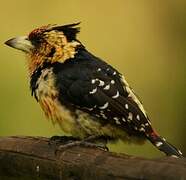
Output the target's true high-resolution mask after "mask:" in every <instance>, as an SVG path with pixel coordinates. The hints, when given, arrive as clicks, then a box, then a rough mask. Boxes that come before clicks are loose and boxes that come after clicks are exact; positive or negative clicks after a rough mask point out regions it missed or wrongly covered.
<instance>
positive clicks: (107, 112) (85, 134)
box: [5, 23, 182, 157]
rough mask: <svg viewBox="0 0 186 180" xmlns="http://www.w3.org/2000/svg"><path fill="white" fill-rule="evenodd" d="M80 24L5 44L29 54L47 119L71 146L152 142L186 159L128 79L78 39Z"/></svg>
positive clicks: (37, 95) (35, 92) (32, 84)
mask: <svg viewBox="0 0 186 180" xmlns="http://www.w3.org/2000/svg"><path fill="white" fill-rule="evenodd" d="M78 25H79V23H74V24H68V25H63V26H57V25H47V26H42V27H40V28H37V29H35V30H33V31H32V32H30V34H29V35H28V36H21V37H16V38H13V39H10V40H8V41H6V42H5V44H7V45H8V46H11V47H13V48H15V49H19V50H21V51H23V52H25V54H26V57H27V61H28V71H29V76H30V88H31V92H32V95H33V96H34V97H35V99H36V100H37V102H38V103H39V104H40V106H41V107H42V109H43V110H44V112H45V114H46V116H47V117H48V118H49V119H51V120H52V121H53V123H58V124H59V126H60V127H61V129H62V130H63V131H64V132H65V133H67V134H70V135H71V137H72V139H73V138H74V141H69V144H71V145H75V144H76V145H78V144H79V145H80V144H82V145H83V144H84V145H85V144H89V145H90V146H91V145H93V144H99V143H98V142H99V139H100V141H103V139H105V140H106V143H107V142H115V141H117V140H121V141H127V142H134V143H139V144H140V143H143V142H144V141H145V140H146V139H148V140H149V141H150V142H151V143H152V144H153V145H154V146H155V147H156V148H158V149H159V150H160V151H163V152H164V153H165V154H166V155H168V156H173V157H182V153H181V152H180V150H178V149H177V148H175V147H174V146H173V145H171V144H170V143H168V142H167V141H166V140H165V139H164V138H162V137H161V136H160V135H159V134H158V133H157V132H156V131H155V130H154V129H153V128H152V126H151V122H150V120H149V118H148V115H147V113H146V111H145V110H144V108H143V105H142V103H141V102H140V100H139V99H138V97H137V96H136V95H135V93H134V91H133V90H132V89H131V87H130V86H129V84H128V83H127V81H126V79H125V78H124V76H122V74H121V73H120V72H118V71H117V70H116V69H115V68H113V67H112V66H111V65H109V64H107V63H106V62H105V61H103V60H101V59H100V58H98V57H96V56H94V55H93V54H91V53H90V52H89V51H88V50H87V49H86V48H85V47H84V46H83V44H82V43H81V42H80V41H79V40H78V39H77V34H78V33H79V31H80V28H79V27H78ZM94 140H95V141H94ZM92 141H93V142H94V143H93V142H92ZM73 142H74V143H73ZM77 142H80V143H77ZM66 145H67V146H68V143H67V144H66ZM64 146H65V145H64Z"/></svg>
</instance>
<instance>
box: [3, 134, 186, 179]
mask: <svg viewBox="0 0 186 180" xmlns="http://www.w3.org/2000/svg"><path fill="white" fill-rule="evenodd" d="M48 141H49V140H48V139H47V138H43V137H1V138H0V179H8V178H10V177H11V178H12V177H14V178H17V179H27V180H28V179H36V180H38V179H42V180H49V179H50V180H51V179H53V180H66V179H67V180H95V179H96V180H99V179H100V180H104V179H105V180H114V179H117V180H120V179H127V180H129V179H130V180H132V179H135V180H136V179H141V180H142V179H151V180H152V179H155V180H157V179H158V180H159V179H164V180H165V179H175V180H179V179H180V180H184V179H186V158H182V159H176V158H168V157H165V158H163V159H144V158H138V157H133V156H128V155H124V154H116V153H110V152H105V151H103V150H100V149H96V148H85V147H72V148H69V149H65V150H63V151H59V152H58V153H57V154H55V148H54V146H51V145H48Z"/></svg>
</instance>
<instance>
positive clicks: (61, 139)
mask: <svg viewBox="0 0 186 180" xmlns="http://www.w3.org/2000/svg"><path fill="white" fill-rule="evenodd" d="M77 140H79V139H78V138H76V137H73V136H52V137H51V138H50V140H49V145H51V144H54V143H55V144H68V143H70V142H72V141H77Z"/></svg>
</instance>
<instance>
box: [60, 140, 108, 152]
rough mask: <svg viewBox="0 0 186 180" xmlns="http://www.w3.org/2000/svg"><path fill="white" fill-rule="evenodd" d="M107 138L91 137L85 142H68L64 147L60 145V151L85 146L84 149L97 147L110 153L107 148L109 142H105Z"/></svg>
mask: <svg viewBox="0 0 186 180" xmlns="http://www.w3.org/2000/svg"><path fill="white" fill-rule="evenodd" d="M105 140H106V137H104V136H89V137H87V138H85V139H83V140H75V141H71V142H68V143H66V144H64V145H60V146H59V147H58V150H64V149H66V148H70V147H73V146H84V147H95V148H99V149H102V150H105V151H108V150H109V149H108V147H107V146H106V143H107V141H106V142H105Z"/></svg>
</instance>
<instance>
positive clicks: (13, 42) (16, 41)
mask: <svg viewBox="0 0 186 180" xmlns="http://www.w3.org/2000/svg"><path fill="white" fill-rule="evenodd" d="M5 44H6V45H8V46H10V47H12V48H15V49H18V50H21V51H24V52H26V53H29V52H30V50H31V49H33V48H34V46H33V45H32V43H31V42H30V41H29V40H28V37H27V36H19V37H16V38H12V39H9V40H8V41H6V42H5Z"/></svg>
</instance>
